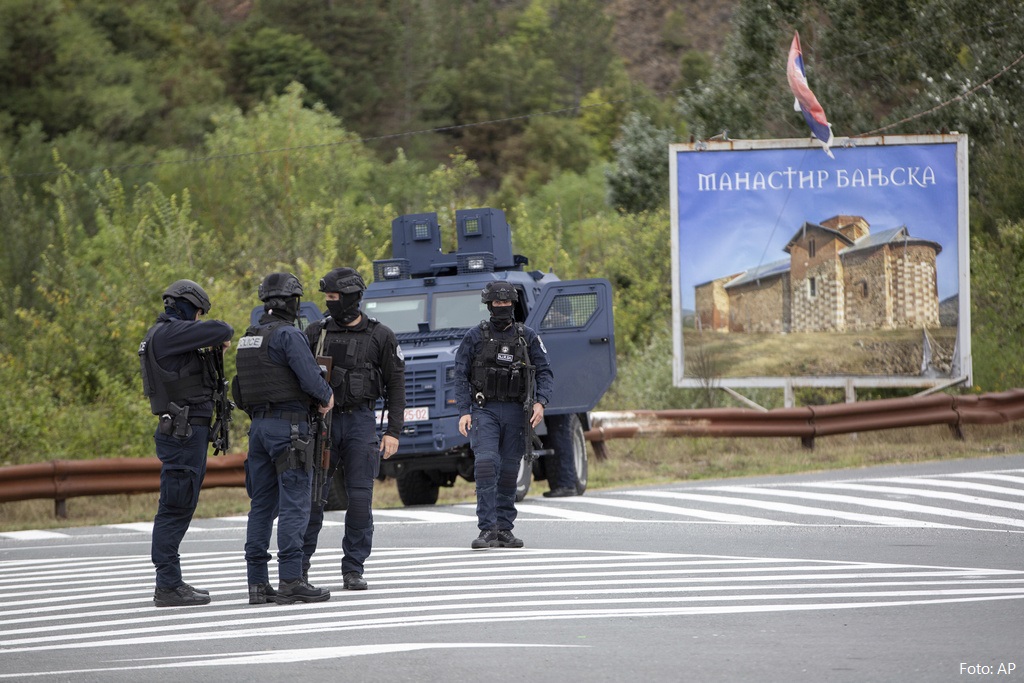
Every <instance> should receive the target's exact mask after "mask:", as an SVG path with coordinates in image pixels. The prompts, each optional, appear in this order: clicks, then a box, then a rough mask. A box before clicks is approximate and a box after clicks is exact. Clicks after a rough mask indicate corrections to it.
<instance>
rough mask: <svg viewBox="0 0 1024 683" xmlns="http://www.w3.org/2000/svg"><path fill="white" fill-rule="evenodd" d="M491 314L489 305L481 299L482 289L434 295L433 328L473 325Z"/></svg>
mask: <svg viewBox="0 0 1024 683" xmlns="http://www.w3.org/2000/svg"><path fill="white" fill-rule="evenodd" d="M489 316H490V313H489V312H488V311H487V305H486V304H484V303H483V302H482V301H480V291H479V290H477V289H473V290H467V291H465V292H452V293H449V294H440V293H438V294H435V295H434V324H433V325H432V326H431V329H435V330H446V329H449V328H452V327H455V328H462V327H473V326H474V325H476V324H477V323H479V322H480V321H481V320H487V318H488V317H489Z"/></svg>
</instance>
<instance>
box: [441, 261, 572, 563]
mask: <svg viewBox="0 0 1024 683" xmlns="http://www.w3.org/2000/svg"><path fill="white" fill-rule="evenodd" d="M480 298H481V299H482V300H483V302H484V303H485V304H487V309H488V310H489V311H490V313H491V317H490V320H485V321H482V322H481V323H480V324H479V325H478V326H476V327H473V328H472V329H470V330H469V332H467V333H466V336H465V337H464V338H463V339H462V343H461V344H460V345H459V350H458V351H457V352H456V354H455V399H456V403H457V406H458V409H459V415H460V417H459V431H460V432H461V433H462V435H463V436H469V444H470V447H471V448H472V449H473V455H474V456H475V462H474V465H473V474H474V479H475V480H476V517H477V527H478V528H479V529H480V535H479V536H478V537H477V538H475V539H473V543H472V544H471V547H472V548H473V549H474V550H480V549H484V548H522V547H523V541H522V540H521V539H519V538H516V537H515V536H514V535H513V534H512V528H513V526H514V522H515V519H516V480H517V479H518V476H519V463H520V461H521V460H522V459H523V455H524V454H525V451H526V435H527V430H526V413H525V409H524V407H525V402H526V401H527V399H533V407H532V414H531V415H530V424H531V425H533V426H534V427H536V426H537V425H538V424H540V422H541V420H542V419H544V406H545V405H547V403H548V400H549V399H550V397H551V390H552V386H553V375H552V372H551V366H550V365H549V364H548V352H547V349H545V348H544V343H543V342H542V341H541V339H540V336H538V335H537V333H536V332H535V331H534V330H533V329H531V328H529V327H527V326H526V325H524V324H523V323H520V322H515V307H514V304H515V303H516V302H518V301H519V293H518V292H517V291H516V288H515V287H514V286H512V284H511V283H509V282H505V281H503V280H495V281H492V282H488V283H487V285H486V286H485V287H484V288H483V290H482V291H481V293H480ZM530 373H532V375H533V378H532V379H533V381H529V374H530ZM531 384H532V385H533V389H534V390H533V395H532V396H528V387H529V386H530V385H531Z"/></svg>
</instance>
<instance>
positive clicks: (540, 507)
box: [0, 470, 1024, 541]
mask: <svg viewBox="0 0 1024 683" xmlns="http://www.w3.org/2000/svg"><path fill="white" fill-rule="evenodd" d="M854 494H857V495H854ZM651 499H657V502H652V500H651ZM518 509H519V516H520V520H545V519H546V520H569V521H576V522H595V523H601V522H635V521H661V522H677V523H712V524H750V525H777V526H789V525H815V524H818V525H820V524H828V525H829V526H836V525H857V526H896V527H911V528H937V529H985V530H1002V531H1013V532H1017V533H1024V470H1003V471H991V472H965V473H957V474H950V475H928V476H920V477H906V476H898V477H876V478H864V479H856V480H842V481H812V482H795V483H787V484H785V485H776V484H760V485H716V486H694V485H692V484H691V485H686V486H679V487H672V488H669V489H662V490H634V491H616V492H604V491H601V492H589V493H587V494H586V495H585V496H577V497H570V498H557V499H546V498H542V497H539V496H531V497H529V498H527V499H526V500H525V501H523V502H522V503H520V504H519V505H518ZM613 511H614V514H609V513H612V512H613ZM373 515H374V520H375V523H376V524H379V525H388V524H410V523H412V524H415V523H426V524H471V525H474V526H475V524H476V514H475V506H474V505H473V504H461V505H450V506H438V507H434V508H415V509H409V508H406V509H377V510H374V511H373ZM343 523H344V512H340V511H339V512H329V513H327V515H326V517H325V520H324V525H325V526H329V527H330V526H340V525H342V524H343ZM245 524H246V517H245V516H244V515H238V516H233V517H222V518H219V519H197V520H194V521H193V522H192V525H191V527H190V528H189V533H191V534H201V533H203V532H204V531H221V530H224V529H236V528H244V527H245ZM152 528H153V525H152V523H148V522H140V523H133V524H110V525H107V526H105V527H101V529H102V531H97V529H96V528H92V529H88V530H77V529H67V530H62V531H9V532H3V533H0V539H3V538H9V539H12V540H22V541H24V540H45V539H49V538H62V537H67V536H78V535H98V534H112V535H116V534H146V535H149V534H151V533H152Z"/></svg>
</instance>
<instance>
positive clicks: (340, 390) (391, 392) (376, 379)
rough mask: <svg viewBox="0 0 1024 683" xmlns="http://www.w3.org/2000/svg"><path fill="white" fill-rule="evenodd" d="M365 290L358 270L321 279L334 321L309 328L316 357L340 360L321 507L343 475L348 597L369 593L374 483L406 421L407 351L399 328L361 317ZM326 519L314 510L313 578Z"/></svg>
mask: <svg viewBox="0 0 1024 683" xmlns="http://www.w3.org/2000/svg"><path fill="white" fill-rule="evenodd" d="M365 289H366V283H365V282H363V278H362V276H360V275H359V273H358V272H357V271H356V270H354V269H352V268H335V269H333V270H332V271H330V272H329V273H327V274H326V275H324V277H323V279H321V280H320V291H321V292H323V293H324V298H325V299H326V302H327V312H328V313H329V314H330V315H328V316H327V317H326V318H325V319H324V320H321V321H318V322H315V323H313V324H311V325H310V326H309V327H307V328H306V336H307V337H308V340H309V345H310V348H311V349H313V353H314V354H315V355H316V356H330V357H331V359H332V370H331V377H330V383H331V387H333V389H334V413H333V415H332V417H331V465H330V469H329V470H328V476H327V482H326V484H325V491H324V492H323V495H322V496H321V498H320V500H324V499H326V497H327V491H326V488H327V487H329V486H330V482H331V479H332V478H333V477H334V476H335V473H336V472H337V471H338V469H339V468H340V469H341V473H342V474H343V478H344V482H345V492H346V493H347V494H348V507H347V508H346V511H345V536H344V538H343V539H342V542H341V547H342V550H343V551H344V557H343V558H342V560H341V575H342V586H343V587H344V588H345V589H346V590H366V588H367V583H366V579H364V578H363V565H364V563H365V562H366V558H367V557H369V556H370V552H371V550H372V548H373V513H372V511H371V504H372V502H373V483H374V479H376V478H377V475H378V474H380V459H381V457H383V458H385V459H386V458H390V457H391V456H392V455H394V454H395V452H396V451H397V450H398V438H399V436H400V435H401V433H402V427H403V424H404V418H405V358H404V356H402V347H401V346H399V345H398V340H397V339H396V338H395V333H394V332H393V331H392V330H391V328H389V327H388V326H387V325H384V324H383V323H381V322H379V321H377V320H375V319H373V318H369V317H367V316H366V315H364V314H363V313H362V311H361V310H360V308H359V303H360V301H362V298H363V291H364V290H365ZM379 398H383V399H384V405H385V407H386V408H387V413H388V425H387V429H386V430H385V431H384V434H383V435H382V436H381V438H380V441H379V442H378V439H377V419H376V411H375V406H376V403H377V399H379ZM323 518H324V511H323V507H321V506H320V505H316V504H314V508H313V510H312V512H311V513H310V518H309V527H308V528H307V530H306V538H305V547H304V552H305V565H304V566H305V569H306V570H307V571H308V570H309V567H310V564H311V562H312V557H313V553H315V552H316V546H317V539H318V537H319V534H320V529H321V528H322V526H323Z"/></svg>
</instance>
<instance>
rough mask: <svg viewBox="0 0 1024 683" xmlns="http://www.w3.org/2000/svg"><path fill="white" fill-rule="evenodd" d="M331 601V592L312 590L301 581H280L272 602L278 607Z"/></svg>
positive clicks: (324, 589) (322, 589)
mask: <svg viewBox="0 0 1024 683" xmlns="http://www.w3.org/2000/svg"><path fill="white" fill-rule="evenodd" d="M330 599H331V592H330V591H329V590H327V589H326V588H314V587H313V586H310V585H309V584H308V583H306V582H305V581H303V580H302V579H295V580H294V581H281V582H280V583H279V584H278V585H277V593H276V594H275V595H274V602H276V603H277V604H279V605H291V604H292V603H296V602H324V601H325V600H330Z"/></svg>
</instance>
